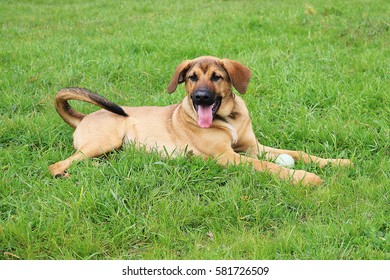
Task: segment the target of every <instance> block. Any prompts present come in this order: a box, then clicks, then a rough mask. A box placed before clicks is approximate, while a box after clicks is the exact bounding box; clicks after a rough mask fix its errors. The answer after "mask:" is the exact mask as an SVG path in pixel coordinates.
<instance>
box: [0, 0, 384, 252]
mask: <svg viewBox="0 0 390 280" xmlns="http://www.w3.org/2000/svg"><path fill="white" fill-rule="evenodd" d="M62 2H63V3H62ZM389 14H390V4H389V2H388V1H386V0H378V1H363V0H351V1H319V0H312V1H306V0H305V1H303V0H295V1H274V0H264V1H255V0H254V1H222V0H216V1H210V0H208V1H203V0H200V1H195V2H194V1H188V0H181V1H119V0H118V1H109V0H102V1H97V0H90V1H82V0H72V1H54V0H28V1H27V0H23V1H16V0H4V1H1V2H0V28H1V29H0V36H1V41H0V259H390V202H389V199H390V197H389V195H390V180H389V174H390V157H389V150H390V147H389V146H390V145H389V143H390V140H389V136H390V135H389V133H390V129H389V123H390V112H389V111H390V102H389V97H390V94H389V93H390V91H389V88H390V83H389V75H390V67H389V65H390V44H389V43H390V36H389V33H390V30H389V29H390V19H389ZM201 55H214V56H218V57H221V58H222V57H227V58H231V59H235V60H238V61H240V62H241V63H243V64H245V65H247V66H248V67H249V68H250V69H251V70H252V80H251V83H250V86H249V89H248V92H247V93H246V94H245V96H243V98H244V100H245V101H246V102H247V106H248V108H249V110H250V111H251V116H252V120H253V127H254V131H255V133H256V135H257V137H258V138H259V139H260V141H261V142H262V143H263V144H265V145H268V146H273V147H277V148H287V149H292V150H304V151H306V152H308V153H310V154H314V155H319V156H321V157H344V158H350V159H352V160H353V162H354V163H355V168H352V169H348V168H336V167H326V168H325V169H318V168H317V167H315V166H314V165H303V164H298V166H297V168H299V169H306V170H308V171H311V172H315V173H317V174H319V175H320V176H321V177H322V178H323V179H324V180H325V184H324V185H323V186H321V187H311V188H306V187H302V186H297V187H294V186H292V185H291V184H289V183H287V182H282V181H279V180H277V179H276V178H274V177H272V176H270V175H267V174H263V173H259V172H255V171H254V170H253V169H252V168H250V167H248V166H230V167H229V168H226V169H225V168H222V167H220V166H218V165H217V164H216V163H215V162H213V161H211V160H210V161H208V162H205V161H203V160H201V159H198V158H193V159H191V160H188V159H186V158H176V159H171V160H169V159H161V158H160V157H159V156H158V155H157V154H153V153H152V154H147V153H145V151H142V150H136V149H135V147H132V146H126V147H124V148H123V150H122V151H120V152H114V153H111V154H110V155H108V156H107V157H102V158H98V159H91V160H87V161H85V162H81V163H79V164H75V165H73V166H72V167H71V169H70V170H69V173H70V174H71V175H72V176H71V177H70V178H69V179H66V180H56V179H53V178H52V177H51V176H50V174H49V172H48V165H50V164H52V163H54V162H56V161H59V160H61V159H64V158H66V157H68V156H69V155H70V154H71V153H72V152H73V148H72V129H71V128H70V127H69V126H68V125H67V124H65V123H64V122H63V121H62V119H61V118H60V117H59V116H58V114H57V113H56V111H55V109H54V106H53V97H54V95H55V93H56V92H57V91H58V90H59V89H61V88H63V87H69V86H80V87H85V88H88V89H91V90H93V91H96V92H98V93H100V94H102V95H103V96H105V97H107V98H108V99H110V100H112V101H114V102H116V103H118V104H121V105H129V106H130V105H131V106H139V105H168V104H173V103H177V102H179V101H180V100H181V99H182V98H183V97H184V87H183V86H181V87H179V90H178V91H177V92H175V93H174V94H172V95H169V94H167V93H166V86H167V84H168V82H169V81H170V78H171V75H172V74H173V71H174V69H175V67H176V66H177V65H178V64H179V63H180V62H181V61H182V60H184V59H189V58H194V57H197V56H201ZM73 105H74V106H75V107H76V108H77V109H78V110H81V111H83V112H91V111H93V110H96V108H95V107H93V106H89V105H85V104H81V103H73Z"/></svg>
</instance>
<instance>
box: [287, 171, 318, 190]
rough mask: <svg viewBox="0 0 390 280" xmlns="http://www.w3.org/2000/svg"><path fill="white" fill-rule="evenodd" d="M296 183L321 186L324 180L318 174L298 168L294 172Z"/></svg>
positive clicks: (294, 181)
mask: <svg viewBox="0 0 390 280" xmlns="http://www.w3.org/2000/svg"><path fill="white" fill-rule="evenodd" d="M292 179H293V183H294V185H299V184H302V185H303V186H319V185H321V184H322V183H323V182H324V181H323V180H322V179H321V178H320V177H319V176H318V175H316V174H314V173H310V172H306V171H304V170H296V171H294V173H293V178H292Z"/></svg>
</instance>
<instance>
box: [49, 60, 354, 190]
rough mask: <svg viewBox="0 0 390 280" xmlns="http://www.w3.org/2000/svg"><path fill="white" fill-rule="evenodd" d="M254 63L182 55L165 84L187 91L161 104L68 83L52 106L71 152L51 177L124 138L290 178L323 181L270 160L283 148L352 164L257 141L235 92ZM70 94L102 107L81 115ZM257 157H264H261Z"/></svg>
mask: <svg viewBox="0 0 390 280" xmlns="http://www.w3.org/2000/svg"><path fill="white" fill-rule="evenodd" d="M250 77H251V71H250V70H249V68H247V67H246V66H244V65H242V64H241V63H239V62H237V61H234V60H230V59H219V58H216V57H212V56H202V57H198V58H196V59H193V60H185V61H183V62H182V63H180V64H179V65H178V66H177V68H176V71H175V72H174V74H173V77H172V79H171V81H170V83H169V85H168V87H167V90H168V93H173V92H174V91H175V90H176V88H177V86H178V85H179V84H181V83H184V84H185V89H186V96H185V97H184V99H183V101H182V102H181V103H179V104H175V105H170V106H166V107H120V106H118V105H116V104H115V103H113V102H111V101H109V100H107V99H105V98H104V97H102V96H100V95H98V94H96V93H93V92H91V91H89V90H86V89H82V88H65V89H62V90H60V91H59V92H58V93H57V94H56V97H55V108H56V110H57V112H58V114H59V115H60V116H61V117H62V118H63V120H64V121H65V122H66V123H68V124H69V125H70V126H71V127H73V128H75V131H74V134H73V138H74V148H75V149H76V152H75V153H74V154H73V155H71V156H70V157H68V158H67V159H65V160H62V161H59V162H57V163H55V164H52V165H50V166H49V169H50V172H51V174H52V175H53V176H55V177H63V176H65V177H67V176H69V174H68V173H67V172H66V170H67V169H68V168H69V167H70V165H71V164H72V163H73V162H75V161H80V160H83V159H85V158H91V157H98V156H101V155H103V154H106V153H108V152H110V151H113V150H115V149H118V148H120V147H121V146H122V145H123V144H124V143H129V142H131V143H135V144H137V145H143V146H145V147H146V149H147V150H148V151H152V150H156V149H157V150H158V151H159V152H161V154H164V153H168V154H170V155H184V154H188V155H195V156H201V157H203V158H204V159H207V158H213V159H215V161H216V162H217V163H218V164H220V165H222V166H226V165H228V164H240V163H247V164H250V165H252V166H253V168H254V169H256V170H258V171H263V172H268V173H271V174H274V175H276V176H278V177H279V178H281V179H284V180H290V181H291V182H292V183H293V184H295V185H297V184H302V185H305V186H309V185H320V184H321V183H323V181H322V179H321V178H320V177H319V176H317V175H316V174H314V173H310V172H306V171H304V170H293V169H289V168H286V167H280V166H278V165H277V164H275V163H273V162H272V160H274V159H275V158H276V157H277V156H278V155H280V154H288V155H290V156H292V157H293V158H294V160H296V161H297V160H302V161H303V162H305V163H311V162H313V163H316V164H317V165H318V166H319V167H324V166H326V165H328V164H332V165H340V166H351V165H352V163H351V161H350V160H348V159H324V158H320V157H316V156H313V155H309V154H307V153H305V152H302V151H290V150H280V149H275V148H271V147H267V146H264V145H261V144H260V142H259V141H258V140H257V139H256V137H255V134H254V132H253V130H252V123H251V118H250V115H249V112H248V109H247V107H246V105H245V103H244V101H243V100H242V98H240V97H239V96H237V95H236V94H235V93H234V92H233V88H235V89H236V90H237V92H239V93H240V94H244V93H245V92H246V90H247V87H248V83H249V80H250ZM68 100H80V101H85V102H89V103H92V104H94V105H96V106H99V107H101V108H103V109H102V110H99V111H96V112H93V113H91V114H88V115H84V114H82V113H80V112H78V111H76V110H74V109H73V108H72V107H71V106H70V105H69V103H68ZM260 158H262V159H264V160H260Z"/></svg>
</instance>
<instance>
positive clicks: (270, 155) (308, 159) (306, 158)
mask: <svg viewBox="0 0 390 280" xmlns="http://www.w3.org/2000/svg"><path fill="white" fill-rule="evenodd" d="M257 150H258V153H259V154H264V153H265V154H266V157H267V159H270V160H274V159H275V158H276V157H277V156H278V155H280V154H288V155H290V156H292V157H293V158H294V160H296V161H298V160H301V161H303V162H304V163H315V164H317V165H318V166H319V167H321V168H323V167H325V166H326V165H328V164H332V165H337V166H348V167H350V166H353V163H352V162H351V161H350V160H349V159H326V158H321V157H317V156H313V155H309V154H307V153H305V152H302V151H290V150H282V149H275V148H271V147H267V146H263V145H261V144H259V143H258V144H257Z"/></svg>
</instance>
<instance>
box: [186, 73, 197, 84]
mask: <svg viewBox="0 0 390 280" xmlns="http://www.w3.org/2000/svg"><path fill="white" fill-rule="evenodd" d="M188 78H189V79H190V80H191V81H192V82H196V81H198V76H196V74H195V73H194V74H192V75H191V76H189V77H188Z"/></svg>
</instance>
